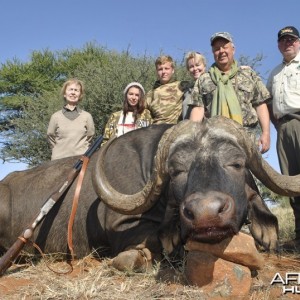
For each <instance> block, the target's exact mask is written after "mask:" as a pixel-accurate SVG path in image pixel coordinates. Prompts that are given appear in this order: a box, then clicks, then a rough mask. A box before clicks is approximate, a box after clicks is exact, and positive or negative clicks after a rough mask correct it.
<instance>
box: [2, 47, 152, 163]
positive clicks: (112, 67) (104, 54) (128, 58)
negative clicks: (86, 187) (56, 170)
mask: <svg viewBox="0 0 300 300" xmlns="http://www.w3.org/2000/svg"><path fill="white" fill-rule="evenodd" d="M67 78H79V79H81V80H82V81H83V82H84V83H85V87H86V95H85V98H84V99H83V101H82V104H81V105H82V107H83V109H85V110H87V111H88V112H90V113H91V114H92V116H93V119H94V122H95V126H96V134H97V135H99V134H101V133H102V130H103V127H104V125H105V123H106V121H107V118H108V117H109V115H110V114H111V112H113V111H116V110H119V109H120V108H121V107H122V100H123V95H122V92H123V89H124V87H125V86H126V85H127V84H128V83H129V82H131V81H139V82H140V83H141V84H143V85H144V87H145V89H146V90H147V89H149V88H150V86H151V85H152V84H153V81H154V80H155V78H156V77H155V67H154V59H153V58H151V57H147V56H146V55H144V56H142V57H133V56H132V55H131V54H130V53H129V51H128V50H127V51H123V52H121V53H118V52H114V51H109V50H107V49H104V48H102V47H98V46H96V45H93V44H88V45H87V46H85V47H84V48H83V49H82V50H78V49H77V50H65V51H61V52H57V53H55V54H54V53H51V52H50V51H48V50H47V51H44V52H34V53H33V54H32V56H31V61H30V62H28V63H21V62H19V61H18V60H15V61H14V62H8V63H7V64H5V65H3V67H2V68H1V69H0V82H1V84H0V92H1V94H2V98H1V100H0V101H1V103H2V104H5V106H6V107H10V108H14V109H16V110H17V111H18V112H19V114H18V115H17V116H16V117H15V118H12V119H10V120H8V122H7V123H5V124H2V125H0V129H1V131H2V135H4V143H3V147H2V149H1V152H0V158H1V159H2V160H6V161H9V160H19V161H21V162H25V163H27V164H29V165H30V166H35V165H37V164H40V163H41V162H43V161H45V160H48V159H50V152H51V150H50V147H49V145H48V143H47V138H46V131H47V126H48V123H49V120H50V117H51V115H52V113H53V112H55V111H57V110H59V109H60V108H61V107H62V104H63V102H62V98H61V96H60V95H59V94H60V88H61V85H62V83H63V82H64V81H65V80H66V79H67ZM12 133H13V134H12Z"/></svg>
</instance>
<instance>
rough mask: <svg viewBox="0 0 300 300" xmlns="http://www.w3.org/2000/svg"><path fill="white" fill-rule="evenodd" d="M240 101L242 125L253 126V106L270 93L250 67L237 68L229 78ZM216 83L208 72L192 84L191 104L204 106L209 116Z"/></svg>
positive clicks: (254, 111)
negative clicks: (232, 76)
mask: <svg viewBox="0 0 300 300" xmlns="http://www.w3.org/2000/svg"><path fill="white" fill-rule="evenodd" d="M231 82H232V85H233V87H234V89H235V91H236V94H237V98H238V100H239V102H240V105H241V109H242V115H243V125H244V126H249V127H253V126H255V125H256V124H257V123H258V117H257V113H256V110H255V108H256V107H257V106H258V105H260V104H262V103H264V102H266V101H267V100H269V99H270V94H269V92H268V90H267V88H266V86H265V85H264V84H263V82H262V80H261V79H260V77H259V76H258V75H257V74H256V73H255V72H254V71H253V70H252V69H251V68H239V70H238V72H237V74H236V76H235V77H234V78H232V79H231ZM215 89H216V85H215V84H214V83H213V81H212V80H211V78H210V75H209V73H204V74H203V75H202V76H200V77H199V78H198V79H197V81H196V83H195V86H194V89H193V93H192V98H193V102H192V105H193V106H201V107H203V106H204V107H205V116H206V117H207V118H209V117H210V113H211V103H212V100H213V96H214V91H215Z"/></svg>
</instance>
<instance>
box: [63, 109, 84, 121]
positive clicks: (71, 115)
mask: <svg viewBox="0 0 300 300" xmlns="http://www.w3.org/2000/svg"><path fill="white" fill-rule="evenodd" d="M81 111H82V110H81V109H80V108H79V107H77V106H75V108H74V109H73V110H70V109H68V108H67V107H66V106H64V107H63V108H62V113H63V114H64V116H65V117H66V118H68V119H69V120H75V119H76V118H77V117H78V116H79V114H80V113H81Z"/></svg>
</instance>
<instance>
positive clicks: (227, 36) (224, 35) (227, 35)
mask: <svg viewBox="0 0 300 300" xmlns="http://www.w3.org/2000/svg"><path fill="white" fill-rule="evenodd" d="M218 38H222V39H225V40H227V41H229V42H231V43H233V38H232V35H231V34H230V33H229V32H216V33H215V34H213V35H212V36H211V38H210V44H211V45H213V43H214V41H215V40H216V39H218Z"/></svg>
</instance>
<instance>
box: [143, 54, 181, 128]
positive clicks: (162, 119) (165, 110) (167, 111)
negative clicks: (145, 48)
mask: <svg viewBox="0 0 300 300" xmlns="http://www.w3.org/2000/svg"><path fill="white" fill-rule="evenodd" d="M155 67H156V73H157V77H158V80H157V81H156V82H155V83H154V85H153V88H152V89H151V90H150V91H149V92H148V93H147V95H146V108H147V109H148V110H149V111H150V113H151V116H152V119H153V124H163V123H167V124H177V123H178V122H179V121H180V120H181V119H182V102H183V97H184V92H185V88H184V86H185V84H184V83H183V82H180V81H176V80H175V79H174V78H173V75H174V61H173V59H172V57H171V56H168V55H162V56H159V57H158V58H157V59H156V61H155Z"/></svg>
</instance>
